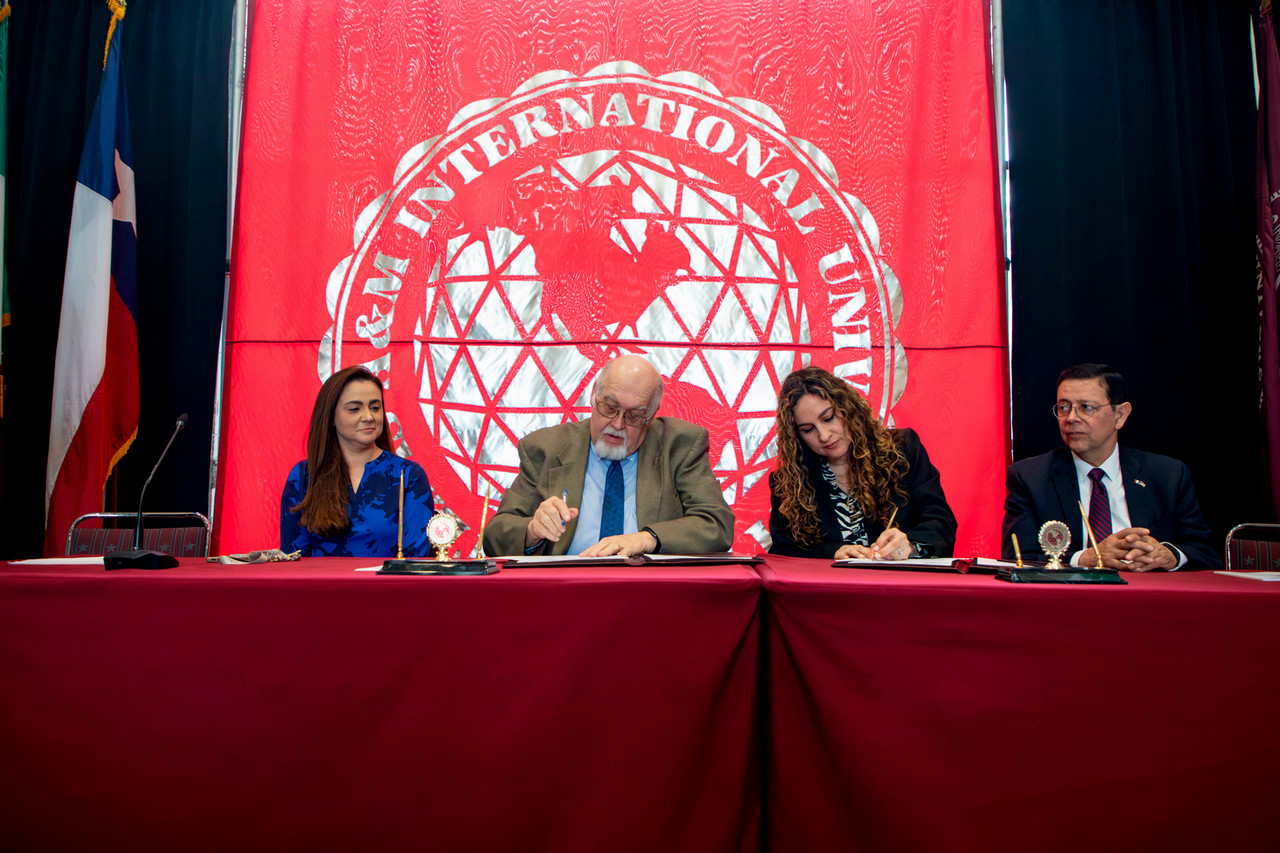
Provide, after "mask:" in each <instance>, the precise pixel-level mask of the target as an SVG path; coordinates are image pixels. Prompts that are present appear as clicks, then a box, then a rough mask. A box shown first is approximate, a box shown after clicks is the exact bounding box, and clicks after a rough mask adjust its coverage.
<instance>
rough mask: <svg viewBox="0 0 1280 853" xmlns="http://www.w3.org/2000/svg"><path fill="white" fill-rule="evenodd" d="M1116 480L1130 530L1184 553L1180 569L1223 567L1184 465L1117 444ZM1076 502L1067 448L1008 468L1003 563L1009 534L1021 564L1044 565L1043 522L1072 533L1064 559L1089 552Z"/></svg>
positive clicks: (1075, 484)
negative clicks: (1014, 537) (1056, 523)
mask: <svg viewBox="0 0 1280 853" xmlns="http://www.w3.org/2000/svg"><path fill="white" fill-rule="evenodd" d="M1120 475H1121V476H1122V477H1124V495H1125V502H1126V503H1127V504H1128V505H1129V521H1130V523H1131V524H1132V525H1133V526H1134V527H1146V528H1147V529H1149V530H1150V531H1151V535H1152V536H1153V537H1154V538H1155V539H1157V540H1158V541H1160V542H1164V543H1166V544H1169V545H1173V546H1174V547H1175V548H1177V549H1178V550H1179V551H1181V552H1182V553H1184V554H1186V555H1187V564H1186V565H1185V566H1183V569H1184V570H1185V569H1220V568H1222V559H1221V557H1220V555H1219V553H1218V549H1217V548H1215V547H1214V544H1213V536H1212V534H1211V533H1210V531H1209V525H1208V524H1207V523H1206V522H1205V520H1204V513H1202V512H1201V511H1200V504H1199V502H1198V501H1196V490H1195V486H1193V485H1192V483H1191V472H1190V471H1189V470H1188V469H1187V466H1186V465H1185V464H1183V463H1182V462H1179V461H1178V460H1177V459H1171V458H1169V457H1168V456H1160V455H1159V454H1156V453H1144V452H1143V451H1141V450H1134V449H1133V448H1130V447H1125V446H1124V445H1123V444H1122V445H1120ZM1079 503H1080V486H1079V481H1078V480H1077V479H1076V468H1075V464H1074V463H1073V462H1072V457H1071V451H1070V450H1068V449H1067V448H1065V447H1059V448H1058V449H1057V450H1053V451H1050V452H1049V453H1044V454H1041V455H1040V456H1032V457H1031V458H1030V459H1023V460H1021V461H1020V462H1015V463H1013V464H1012V465H1010V466H1009V472H1008V477H1007V480H1006V487H1005V499H1004V531H1003V536H1004V540H1003V545H1002V551H1003V556H1004V558H1005V559H1007V560H1012V559H1013V557H1014V553H1013V540H1012V539H1011V538H1010V535H1011V534H1014V533H1016V534H1018V545H1019V546H1020V547H1021V548H1022V558H1023V559H1024V560H1048V559H1049V556H1048V555H1047V554H1045V553H1044V552H1043V551H1041V550H1040V543H1039V540H1038V539H1037V537H1038V536H1039V534H1040V525H1042V524H1044V523H1045V522H1046V521H1061V522H1063V523H1064V524H1066V525H1067V527H1069V528H1071V546H1070V548H1068V549H1067V553H1066V556H1067V557H1070V555H1071V554H1074V553H1075V552H1076V551H1082V550H1084V549H1086V548H1088V547H1089V543H1088V542H1084V543H1081V542H1080V541H1079V540H1080V535H1081V529H1082V527H1083V522H1082V521H1081V519H1080V506H1079Z"/></svg>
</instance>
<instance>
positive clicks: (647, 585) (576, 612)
mask: <svg viewBox="0 0 1280 853" xmlns="http://www.w3.org/2000/svg"><path fill="white" fill-rule="evenodd" d="M362 563H363V564H367V563H368V561H359V560H340V559H328V560H321V559H316V560H306V561H303V562H301V563H294V564H275V565H266V566H246V567H221V566H209V565H205V564H203V563H195V562H192V561H184V563H183V564H182V566H180V567H179V568H176V569H171V570H167V571H164V572H151V573H147V572H139V571H125V572H111V573H108V572H105V571H103V570H102V568H101V567H97V568H91V567H83V566H81V567H63V566H39V567H35V566H32V567H24V566H19V565H5V566H0V838H3V842H2V843H3V845H4V847H5V848H7V849H10V850H20V849H21V850H29V849H84V850H93V849H116V850H178V849H181V850H309V851H310V850H408V849H412V850H547V851H551V850H554V851H574V850H584V851H601V850H610V851H614V850H636V851H653V850H664V851H665V850H690V851H710V850H725V851H728V850H742V849H745V850H754V849H756V848H757V847H758V843H759V820H760V818H759V815H760V790H759V778H760V773H759V766H760V753H759V747H758V744H759V743H760V733H759V730H758V727H757V722H758V713H757V701H758V673H759V661H758V653H759V648H760V641H759V627H758V626H759V623H758V618H757V614H758V608H759V589H760V579H759V576H758V575H756V574H755V573H754V572H753V571H751V570H750V569H749V568H747V567H734V566H714V567H690V568H683V567H659V568H652V569H620V570H613V569H599V568H595V569H551V568H546V569H522V570H507V571H503V572H502V573H500V574H498V575H494V576H491V577H479V578H434V577H425V578H415V577H409V578H397V577H379V576H375V575H373V574H369V573H357V572H355V571H353V568H354V567H355V566H358V565H361V564H362Z"/></svg>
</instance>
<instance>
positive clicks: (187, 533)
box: [66, 512, 210, 557]
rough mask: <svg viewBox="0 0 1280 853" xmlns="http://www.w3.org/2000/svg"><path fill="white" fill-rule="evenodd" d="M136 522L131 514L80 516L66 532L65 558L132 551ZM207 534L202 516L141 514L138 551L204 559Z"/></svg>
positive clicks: (91, 514) (115, 513) (207, 552)
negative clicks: (140, 541) (142, 549)
mask: <svg viewBox="0 0 1280 853" xmlns="http://www.w3.org/2000/svg"><path fill="white" fill-rule="evenodd" d="M137 518H138V515H137V513H133V512H91V513H89V514H87V515H82V516H80V517H79V518H77V519H76V520H75V521H73V522H71V527H70V528H69V529H68V530H67V552H66V555H67V556H68V557H90V556H97V555H99V554H109V553H111V552H112V551H123V550H128V549H130V548H132V547H133V526H134V522H135V521H136V520H137ZM94 522H96V524H95V523H94ZM175 522H186V524H175ZM193 522H194V523H193ZM162 525H163V526H162ZM209 533H210V527H209V519H207V518H205V517H204V515H203V514H202V513H198V512H144V513H143V514H142V547H143V548H148V549H150V550H152V551H160V552H162V553H165V554H171V555H172V556H174V557H207V556H209V538H210V536H209Z"/></svg>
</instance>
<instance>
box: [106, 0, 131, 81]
mask: <svg viewBox="0 0 1280 853" xmlns="http://www.w3.org/2000/svg"><path fill="white" fill-rule="evenodd" d="M107 8H108V9H110V10H111V23H110V24H108V25H107V43H106V44H105V45H103V47H102V70H104V71H105V70H106V69H107V51H109V50H111V37H112V36H113V35H115V32H116V24H117V23H119V22H120V21H121V20H123V19H124V13H125V2H124V0H107Z"/></svg>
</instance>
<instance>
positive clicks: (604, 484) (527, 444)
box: [484, 355, 733, 557]
mask: <svg viewBox="0 0 1280 853" xmlns="http://www.w3.org/2000/svg"><path fill="white" fill-rule="evenodd" d="M661 403H662V376H661V375H660V374H659V373H658V371H657V370H655V369H654V368H653V366H652V365H651V364H649V362H647V361H645V360H644V359H643V358H641V357H639V356H635V355H624V356H621V357H619V358H617V359H615V360H613V361H611V362H609V364H607V365H605V367H604V369H603V370H601V371H600V374H599V375H598V376H597V377H596V381H595V384H594V385H593V386H592V388H591V404H592V411H591V417H590V418H588V419H587V420H584V421H578V422H577V423H572V424H561V425H559V426H554V427H547V428H546V429H540V430H537V431H535V432H532V433H530V434H529V435H527V436H525V437H524V438H522V439H521V440H520V444H519V452H520V472H519V473H518V474H517V475H516V479H515V481H514V482H512V484H511V485H510V486H509V487H507V490H506V493H505V494H504V495H503V496H502V504H501V506H499V507H498V511H497V513H495V514H494V517H493V518H492V519H491V520H490V522H489V524H488V526H487V527H486V528H485V531H484V547H485V552H486V553H487V554H489V555H491V556H505V555H519V554H537V553H547V554H582V555H583V556H589V557H590V556H609V555H615V554H617V555H623V556H631V555H635V554H645V553H649V552H653V551H665V552H667V553H669V554H688V553H699V552H707V551H724V550H727V549H728V548H729V546H730V545H731V544H732V543H733V511H732V510H731V509H729V506H728V504H726V503H725V500H724V494H723V493H722V492H721V490H720V483H719V482H718V481H717V480H716V478H715V475H714V474H712V472H711V462H710V459H709V458H708V446H709V438H708V435H707V431H706V430H705V429H703V428H702V427H700V426H695V425H694V424H691V423H688V422H687V421H682V420H679V419H677V418H657V417H654V416H655V415H656V414H657V411H658V406H659V405H661Z"/></svg>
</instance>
